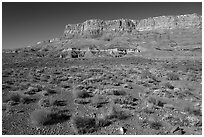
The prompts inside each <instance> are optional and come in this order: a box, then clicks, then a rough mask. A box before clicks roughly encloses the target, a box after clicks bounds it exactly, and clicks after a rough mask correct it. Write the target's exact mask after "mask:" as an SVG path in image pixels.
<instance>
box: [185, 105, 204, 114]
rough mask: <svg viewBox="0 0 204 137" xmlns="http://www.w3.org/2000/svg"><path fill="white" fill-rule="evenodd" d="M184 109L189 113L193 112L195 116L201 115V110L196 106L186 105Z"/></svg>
mask: <svg viewBox="0 0 204 137" xmlns="http://www.w3.org/2000/svg"><path fill="white" fill-rule="evenodd" d="M184 111H186V112H188V113H189V114H193V115H195V116H202V111H201V110H200V109H198V108H194V107H191V106H186V107H185V108H184Z"/></svg>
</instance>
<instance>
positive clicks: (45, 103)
mask: <svg viewBox="0 0 204 137" xmlns="http://www.w3.org/2000/svg"><path fill="white" fill-rule="evenodd" d="M39 105H40V106H41V107H51V106H66V105H67V102H66V101H64V100H56V99H53V98H43V99H41V100H40V101H39Z"/></svg>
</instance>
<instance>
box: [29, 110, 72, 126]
mask: <svg viewBox="0 0 204 137" xmlns="http://www.w3.org/2000/svg"><path fill="white" fill-rule="evenodd" d="M70 117H71V115H70V114H67V113H65V112H64V111H51V110H48V109H39V110H35V111H33V112H32V113H31V115H30V118H31V121H32V123H33V124H34V125H36V126H46V125H52V124H56V123H61V122H64V121H67V120H69V118H70Z"/></svg>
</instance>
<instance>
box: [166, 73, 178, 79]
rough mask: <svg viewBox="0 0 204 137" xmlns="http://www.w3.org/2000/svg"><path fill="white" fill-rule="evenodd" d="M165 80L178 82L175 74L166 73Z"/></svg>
mask: <svg viewBox="0 0 204 137" xmlns="http://www.w3.org/2000/svg"><path fill="white" fill-rule="evenodd" d="M167 80H179V76H178V75H177V74H175V73H167Z"/></svg>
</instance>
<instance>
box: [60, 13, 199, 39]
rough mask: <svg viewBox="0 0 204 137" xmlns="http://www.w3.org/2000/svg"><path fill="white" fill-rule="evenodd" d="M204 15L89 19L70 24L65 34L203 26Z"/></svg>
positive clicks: (129, 31) (94, 33) (74, 35)
mask: <svg viewBox="0 0 204 137" xmlns="http://www.w3.org/2000/svg"><path fill="white" fill-rule="evenodd" d="M201 27H202V16H200V15H197V14H186V15H178V16H159V17H152V18H148V19H142V20H131V19H118V20H108V21H103V20H97V19H95V20H87V21H85V22H83V23H79V24H68V25H66V27H65V31H64V36H65V37H66V38H73V37H92V38H94V37H100V36H102V34H103V33H106V32H120V33H125V32H126V33H130V34H134V32H141V31H157V30H169V29H179V28H181V29H188V28H201Z"/></svg>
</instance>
